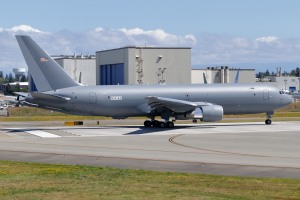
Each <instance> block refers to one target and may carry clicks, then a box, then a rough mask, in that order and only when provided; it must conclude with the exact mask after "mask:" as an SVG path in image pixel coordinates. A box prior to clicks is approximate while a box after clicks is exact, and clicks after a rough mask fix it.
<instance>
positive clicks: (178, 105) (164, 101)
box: [145, 96, 197, 113]
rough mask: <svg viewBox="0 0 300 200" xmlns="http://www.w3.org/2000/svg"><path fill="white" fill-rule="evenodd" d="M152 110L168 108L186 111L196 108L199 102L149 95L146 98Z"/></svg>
mask: <svg viewBox="0 0 300 200" xmlns="http://www.w3.org/2000/svg"><path fill="white" fill-rule="evenodd" d="M145 99H146V100H147V101H148V105H149V106H150V107H151V109H152V110H163V109H168V110H171V111H172V112H175V113H186V112H190V111H193V110H195V109H196V107H197V104H196V103H193V102H189V101H184V100H179V99H171V98H165V97H154V96H148V97H146V98H145Z"/></svg>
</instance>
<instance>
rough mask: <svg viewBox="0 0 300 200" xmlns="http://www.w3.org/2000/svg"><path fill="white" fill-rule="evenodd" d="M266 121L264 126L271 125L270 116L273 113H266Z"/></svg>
mask: <svg viewBox="0 0 300 200" xmlns="http://www.w3.org/2000/svg"><path fill="white" fill-rule="evenodd" d="M266 114H267V119H266V121H265V124H266V125H271V124H272V120H271V119H272V115H273V114H274V112H267V113H266Z"/></svg>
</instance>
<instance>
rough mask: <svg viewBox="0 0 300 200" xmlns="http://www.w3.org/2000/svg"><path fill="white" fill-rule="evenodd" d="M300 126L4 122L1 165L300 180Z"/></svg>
mask: <svg viewBox="0 0 300 200" xmlns="http://www.w3.org/2000/svg"><path fill="white" fill-rule="evenodd" d="M299 130H300V123H299V122H274V123H273V124H272V125H265V124H264V123H263V122H261V123H252V122H249V123H214V124H187V125H180V124H176V126H175V128H174V129H159V128H144V127H142V126H136V125H124V126H123V125H122V126H112V125H110V126H79V127H67V126H62V125H60V123H59V122H57V123H52V122H47V123H46V124H45V123H43V122H29V123H25V122H24V123H12V122H5V123H4V122H3V123H2V122H1V127H0V159H1V160H17V161H30V162H45V163H61V164H80V165H92V166H110V167H117V168H128V169H149V170H158V171H178V172H193V173H209V174H221V175H239V176H256V177H286V178H297V179H299V178H300V145H299V141H300V131H299Z"/></svg>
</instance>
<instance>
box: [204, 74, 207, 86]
mask: <svg viewBox="0 0 300 200" xmlns="http://www.w3.org/2000/svg"><path fill="white" fill-rule="evenodd" d="M203 80H204V84H207V79H206V76H205V74H204V73H203Z"/></svg>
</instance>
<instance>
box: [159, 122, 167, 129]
mask: <svg viewBox="0 0 300 200" xmlns="http://www.w3.org/2000/svg"><path fill="white" fill-rule="evenodd" d="M158 127H159V128H165V127H166V123H165V122H159V123H158Z"/></svg>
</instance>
